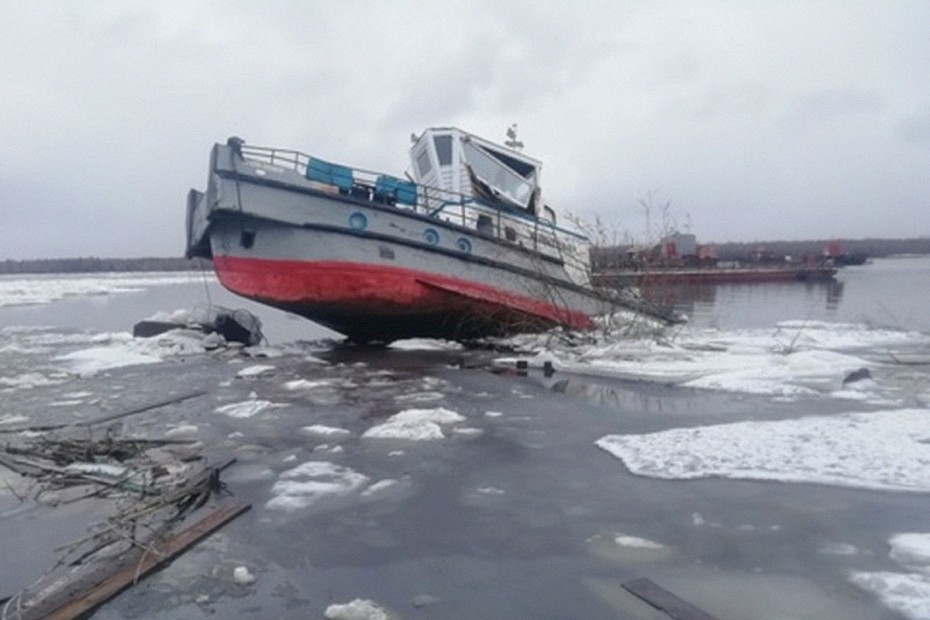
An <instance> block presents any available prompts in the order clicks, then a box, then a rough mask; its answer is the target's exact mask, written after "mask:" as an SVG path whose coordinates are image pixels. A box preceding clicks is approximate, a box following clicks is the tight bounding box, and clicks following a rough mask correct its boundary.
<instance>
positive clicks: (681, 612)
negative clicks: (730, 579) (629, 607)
mask: <svg viewBox="0 0 930 620" xmlns="http://www.w3.org/2000/svg"><path fill="white" fill-rule="evenodd" d="M623 587H624V589H626V590H627V591H628V592H630V593H631V594H635V595H636V596H638V597H639V598H641V599H643V600H644V601H646V602H647V603H649V604H650V605H652V606H653V607H655V608H656V609H658V610H659V611H663V612H665V613H666V614H668V615H669V616H671V617H672V618H674V619H675V620H718V619H717V618H715V617H714V616H712V615H710V614H709V613H707V612H706V611H703V610H701V609H698V608H697V607H695V606H694V605H692V604H691V603H689V602H688V601H685V600H683V599H680V598H678V597H677V596H675V595H674V594H672V593H671V592H669V591H668V590H666V589H665V588H663V587H661V586H659V585H658V584H656V583H655V582H653V581H650V580H649V579H646V578H642V579H634V580H632V581H627V582H626V583H624V584H623Z"/></svg>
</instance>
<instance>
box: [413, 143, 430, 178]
mask: <svg viewBox="0 0 930 620" xmlns="http://www.w3.org/2000/svg"><path fill="white" fill-rule="evenodd" d="M417 167H418V168H419V169H420V176H421V177H425V176H426V175H428V174H429V173H430V170H432V167H431V166H430V163H429V151H427V150H425V149H424V150H423V151H422V152H421V153H420V154H419V155H417Z"/></svg>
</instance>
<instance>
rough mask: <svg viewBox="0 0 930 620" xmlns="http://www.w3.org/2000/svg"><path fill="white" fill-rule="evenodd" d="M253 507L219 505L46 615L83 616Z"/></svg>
mask: <svg viewBox="0 0 930 620" xmlns="http://www.w3.org/2000/svg"><path fill="white" fill-rule="evenodd" d="M251 507H252V506H251V505H250V504H240V503H239V502H236V501H229V502H226V503H224V504H221V505H219V506H217V508H216V509H215V510H214V511H213V512H211V513H210V514H208V515H207V516H205V517H204V518H203V519H201V520H200V521H198V522H196V523H194V524H193V525H191V526H190V527H188V528H186V529H184V530H181V531H180V532H178V533H177V534H175V535H174V536H171V537H170V538H168V539H167V540H165V541H164V542H162V543H161V544H158V545H154V548H155V549H156V550H157V552H158V553H149V552H145V553H144V554H143V555H142V557H141V558H140V559H139V561H138V562H132V563H131V564H130V565H128V566H123V567H122V568H120V569H119V570H117V571H116V572H114V573H113V574H111V575H110V576H108V577H107V578H106V579H104V580H103V581H102V582H100V583H98V584H96V585H95V586H93V587H92V588H90V589H89V590H88V591H87V592H85V593H84V594H82V595H81V596H80V597H78V598H76V599H73V600H71V601H69V602H68V603H66V604H64V605H62V606H61V607H59V608H58V609H56V610H55V611H53V612H51V613H50V614H49V615H48V616H46V618H48V619H49V620H72V619H73V618H79V617H82V616H83V615H84V614H86V613H88V612H89V611H91V610H92V609H94V608H96V607H98V606H99V605H101V604H103V603H104V602H106V601H108V600H109V599H111V598H113V597H114V596H116V595H117V594H119V593H120V592H121V591H122V590H124V589H125V588H127V587H129V586H131V585H133V584H134V583H136V582H137V581H138V580H139V579H141V578H142V577H144V576H145V575H147V574H148V573H150V572H152V571H153V570H154V569H156V568H158V567H159V566H161V565H162V564H165V563H167V562H170V561H171V560H173V559H174V558H176V557H177V556H179V555H181V553H183V552H184V551H186V550H187V548H188V547H190V546H192V545H194V544H195V543H197V542H198V541H200V540H201V539H203V538H205V537H207V536H208V535H209V534H211V533H213V532H214V531H215V530H217V529H219V528H220V527H222V526H223V525H225V524H226V523H228V522H229V521H232V520H233V519H235V518H236V517H238V516H239V515H241V514H242V513H244V512H246V511H247V510H249V509H250V508H251Z"/></svg>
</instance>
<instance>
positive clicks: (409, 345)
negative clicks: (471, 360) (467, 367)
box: [388, 338, 465, 351]
mask: <svg viewBox="0 0 930 620" xmlns="http://www.w3.org/2000/svg"><path fill="white" fill-rule="evenodd" d="M388 346H389V348H391V349H397V350H399V351H461V350H462V349H464V348H465V347H464V346H462V344H461V343H460V342H453V341H451V340H439V339H435V338H405V339H403V340H395V341H394V342H392V343H391V344H390V345H388Z"/></svg>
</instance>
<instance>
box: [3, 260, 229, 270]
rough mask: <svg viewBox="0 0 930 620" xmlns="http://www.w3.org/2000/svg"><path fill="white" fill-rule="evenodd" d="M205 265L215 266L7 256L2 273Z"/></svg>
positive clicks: (197, 267) (199, 263)
mask: <svg viewBox="0 0 930 620" xmlns="http://www.w3.org/2000/svg"><path fill="white" fill-rule="evenodd" d="M202 266H207V268H209V269H211V270H212V268H213V267H212V265H211V264H210V261H205V260H203V259H188V258H182V257H177V258H174V257H168V258H157V257H148V258H97V257H83V258H40V259H28V260H13V259H7V260H4V261H0V274H17V273H31V274H36V273H101V272H114V271H115V272H128V271H199V270H200V269H201V268H202Z"/></svg>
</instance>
